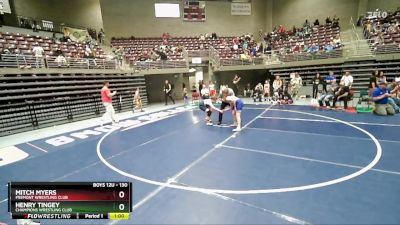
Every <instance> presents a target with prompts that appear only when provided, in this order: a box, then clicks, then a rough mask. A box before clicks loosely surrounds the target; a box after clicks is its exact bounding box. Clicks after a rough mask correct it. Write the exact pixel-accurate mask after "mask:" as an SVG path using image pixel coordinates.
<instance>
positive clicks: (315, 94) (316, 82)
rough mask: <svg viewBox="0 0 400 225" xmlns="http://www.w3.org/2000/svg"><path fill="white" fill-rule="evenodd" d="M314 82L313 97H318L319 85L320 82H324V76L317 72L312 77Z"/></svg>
mask: <svg viewBox="0 0 400 225" xmlns="http://www.w3.org/2000/svg"><path fill="white" fill-rule="evenodd" d="M312 84H313V91H312V97H313V98H314V99H317V97H318V87H319V85H320V84H322V77H321V75H319V73H317V74H315V77H314V78H313V79H312Z"/></svg>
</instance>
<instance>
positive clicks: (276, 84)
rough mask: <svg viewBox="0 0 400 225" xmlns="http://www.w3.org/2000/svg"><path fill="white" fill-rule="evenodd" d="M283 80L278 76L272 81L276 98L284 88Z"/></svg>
mask: <svg viewBox="0 0 400 225" xmlns="http://www.w3.org/2000/svg"><path fill="white" fill-rule="evenodd" d="M282 85H283V81H282V79H281V78H280V77H279V76H276V78H275V80H274V82H273V83H272V88H273V89H274V94H273V95H274V99H275V100H276V98H277V97H278V96H279V92H280V91H281V89H282Z"/></svg>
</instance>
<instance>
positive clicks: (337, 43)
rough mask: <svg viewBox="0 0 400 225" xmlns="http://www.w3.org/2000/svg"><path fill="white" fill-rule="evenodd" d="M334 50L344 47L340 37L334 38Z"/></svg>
mask: <svg viewBox="0 0 400 225" xmlns="http://www.w3.org/2000/svg"><path fill="white" fill-rule="evenodd" d="M332 42H333V48H340V47H341V46H342V41H341V40H340V37H339V35H337V36H336V37H334V38H333V40H332Z"/></svg>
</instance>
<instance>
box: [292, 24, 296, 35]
mask: <svg viewBox="0 0 400 225" xmlns="http://www.w3.org/2000/svg"><path fill="white" fill-rule="evenodd" d="M296 33H297V28H296V26H295V25H293V28H292V35H295V34H296Z"/></svg>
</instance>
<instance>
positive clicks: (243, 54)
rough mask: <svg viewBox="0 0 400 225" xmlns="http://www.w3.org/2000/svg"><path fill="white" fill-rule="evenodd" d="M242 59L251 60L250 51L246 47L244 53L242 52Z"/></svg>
mask: <svg viewBox="0 0 400 225" xmlns="http://www.w3.org/2000/svg"><path fill="white" fill-rule="evenodd" d="M240 59H241V60H243V61H251V56H250V51H249V50H248V49H245V50H244V51H243V53H242V54H240Z"/></svg>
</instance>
